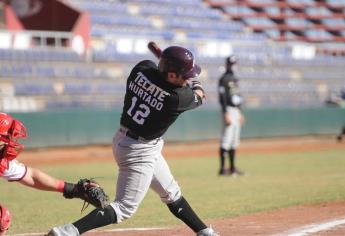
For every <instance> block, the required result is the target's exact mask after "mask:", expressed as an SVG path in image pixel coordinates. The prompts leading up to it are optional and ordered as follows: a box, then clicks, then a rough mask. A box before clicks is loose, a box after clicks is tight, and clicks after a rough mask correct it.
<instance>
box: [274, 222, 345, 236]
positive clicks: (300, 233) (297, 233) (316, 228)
mask: <svg viewBox="0 0 345 236" xmlns="http://www.w3.org/2000/svg"><path fill="white" fill-rule="evenodd" d="M343 224H345V218H342V219H336V220H332V221H327V222H323V223H318V224H311V225H306V226H303V227H301V228H298V229H293V230H290V231H288V232H285V233H281V234H275V236H283V235H287V236H306V235H308V234H311V233H318V232H320V231H324V230H328V229H331V228H334V227H336V226H339V225H343Z"/></svg>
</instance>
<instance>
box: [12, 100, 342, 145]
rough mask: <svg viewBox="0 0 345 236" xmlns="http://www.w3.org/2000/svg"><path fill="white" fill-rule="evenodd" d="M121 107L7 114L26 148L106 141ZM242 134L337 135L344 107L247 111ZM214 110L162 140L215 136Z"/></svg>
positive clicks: (192, 117)
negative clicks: (18, 123) (21, 128)
mask: <svg viewBox="0 0 345 236" xmlns="http://www.w3.org/2000/svg"><path fill="white" fill-rule="evenodd" d="M120 114H121V111H120V110H111V111H109V110H98V111H97V110H92V111H87V110H73V111H51V112H35V113H11V115H13V116H14V117H16V118H18V119H20V120H22V122H23V123H24V124H25V126H26V127H27V129H28V133H29V138H28V139H27V140H25V145H26V146H27V147H53V146H73V145H90V144H110V143H111V141H112V137H113V134H114V132H115V130H116V129H117V128H118V126H119V120H120ZM244 114H245V116H246V123H245V125H244V127H243V129H242V137H243V138H258V137H278V136H300V135H323V134H337V133H339V132H340V129H341V127H342V126H343V125H345V109H344V108H331V107H329V108H328V107H325V108H310V109H246V110H244ZM220 132H221V116H220V110H219V109H204V108H201V109H196V110H193V111H189V112H186V113H184V114H182V115H181V116H180V117H179V118H178V120H177V121H176V123H174V124H173V125H172V126H171V127H170V129H169V130H168V132H167V133H166V134H165V140H166V141H186V140H190V141H198V140H209V139H218V138H219V135H220Z"/></svg>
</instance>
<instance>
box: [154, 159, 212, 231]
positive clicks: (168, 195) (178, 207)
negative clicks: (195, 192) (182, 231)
mask: <svg viewBox="0 0 345 236" xmlns="http://www.w3.org/2000/svg"><path fill="white" fill-rule="evenodd" d="M151 188H152V189H153V190H154V191H155V192H157V193H158V195H159V196H160V198H161V200H162V202H164V203H166V204H167V206H168V208H169V210H170V212H171V213H173V215H174V216H176V217H177V218H179V219H180V220H182V221H183V222H184V223H185V224H186V225H188V226H189V228H191V229H192V230H193V231H194V232H195V233H198V234H197V235H201V236H202V235H205V236H207V235H210V236H211V235H216V234H210V233H211V232H213V233H214V231H213V230H212V229H210V228H208V227H207V226H206V225H205V224H204V222H202V220H201V219H200V218H199V217H198V216H197V214H196V213H195V212H194V210H193V209H192V207H191V206H190V205H189V204H188V202H187V200H186V199H185V198H184V197H183V196H181V189H180V187H179V185H178V184H177V182H176V181H175V179H174V177H173V176H172V174H171V171H170V168H169V166H168V164H167V163H166V161H165V159H164V157H163V156H160V157H159V159H158V160H157V164H156V167H155V172H154V175H153V179H152V183H151ZM206 233H209V234H206Z"/></svg>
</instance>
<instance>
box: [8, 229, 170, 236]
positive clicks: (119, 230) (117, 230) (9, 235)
mask: <svg viewBox="0 0 345 236" xmlns="http://www.w3.org/2000/svg"><path fill="white" fill-rule="evenodd" d="M166 229H168V228H123V229H106V230H97V231H96V230H91V231H90V232H99V233H101V232H127V231H150V230H166ZM47 233H48V231H47V232H45V233H24V234H8V236H38V235H40V236H41V235H45V234H47ZM6 235H7V234H6Z"/></svg>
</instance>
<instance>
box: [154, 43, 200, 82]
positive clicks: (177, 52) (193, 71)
mask: <svg viewBox="0 0 345 236" xmlns="http://www.w3.org/2000/svg"><path fill="white" fill-rule="evenodd" d="M158 69H159V71H160V72H162V73H167V72H175V73H176V74H179V75H181V76H182V77H183V78H184V79H189V78H194V77H196V76H198V75H199V74H200V72H201V68H200V66H198V65H197V64H195V63H194V57H193V54H192V53H191V52H190V51H189V50H188V49H186V48H183V47H179V46H171V47H168V48H166V49H165V50H164V51H163V52H162V55H161V58H160V61H159V64H158Z"/></svg>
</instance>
